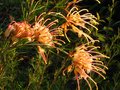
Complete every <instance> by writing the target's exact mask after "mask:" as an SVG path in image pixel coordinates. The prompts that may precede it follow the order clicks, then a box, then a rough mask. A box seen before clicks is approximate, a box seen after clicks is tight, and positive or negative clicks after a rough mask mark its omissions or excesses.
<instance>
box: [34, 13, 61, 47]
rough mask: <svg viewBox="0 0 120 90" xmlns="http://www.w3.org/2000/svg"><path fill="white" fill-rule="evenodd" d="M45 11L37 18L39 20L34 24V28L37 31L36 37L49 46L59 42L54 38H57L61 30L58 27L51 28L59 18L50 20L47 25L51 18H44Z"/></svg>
mask: <svg viewBox="0 0 120 90" xmlns="http://www.w3.org/2000/svg"><path fill="white" fill-rule="evenodd" d="M43 14H44V13H42V14H41V15H40V16H39V17H38V18H37V19H38V21H36V22H35V25H34V26H33V29H34V31H35V34H34V37H35V39H36V40H37V41H38V42H39V43H41V44H44V45H47V46H52V47H53V46H54V44H55V43H57V42H56V41H54V40H59V39H56V36H60V32H59V31H60V30H59V29H58V28H55V29H50V28H51V26H53V25H55V24H56V23H57V22H58V20H54V21H52V22H50V23H49V24H47V25H45V24H46V22H48V21H49V20H50V19H49V18H48V19H46V20H45V19H44V17H41V16H42V15H43Z"/></svg>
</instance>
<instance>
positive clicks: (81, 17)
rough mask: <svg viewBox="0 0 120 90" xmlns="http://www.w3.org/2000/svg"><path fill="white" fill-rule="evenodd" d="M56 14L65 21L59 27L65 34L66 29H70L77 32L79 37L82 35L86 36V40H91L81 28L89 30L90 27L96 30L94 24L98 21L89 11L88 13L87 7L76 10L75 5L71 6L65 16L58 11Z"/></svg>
mask: <svg viewBox="0 0 120 90" xmlns="http://www.w3.org/2000/svg"><path fill="white" fill-rule="evenodd" d="M58 14H59V15H61V16H62V17H63V18H65V20H66V22H65V23H63V24H62V25H61V28H63V29H64V32H65V35H66V33H67V31H68V30H71V31H73V32H75V33H77V34H78V36H79V37H81V36H82V35H83V36H84V37H86V39H87V41H88V40H90V41H93V39H92V38H91V37H90V36H89V35H87V34H86V33H84V32H83V30H84V29H85V30H87V31H89V32H91V30H90V29H89V28H90V27H93V28H95V29H96V30H98V29H97V27H96V26H95V25H94V24H98V22H97V21H96V20H97V18H96V17H95V16H94V15H92V14H91V13H89V12H88V10H87V9H82V10H80V11H78V8H77V7H73V8H72V9H71V10H70V11H68V13H67V15H66V16H64V15H63V14H60V13H58ZM66 37H67V35H66ZM67 39H68V37H67ZM68 40H69V39H68Z"/></svg>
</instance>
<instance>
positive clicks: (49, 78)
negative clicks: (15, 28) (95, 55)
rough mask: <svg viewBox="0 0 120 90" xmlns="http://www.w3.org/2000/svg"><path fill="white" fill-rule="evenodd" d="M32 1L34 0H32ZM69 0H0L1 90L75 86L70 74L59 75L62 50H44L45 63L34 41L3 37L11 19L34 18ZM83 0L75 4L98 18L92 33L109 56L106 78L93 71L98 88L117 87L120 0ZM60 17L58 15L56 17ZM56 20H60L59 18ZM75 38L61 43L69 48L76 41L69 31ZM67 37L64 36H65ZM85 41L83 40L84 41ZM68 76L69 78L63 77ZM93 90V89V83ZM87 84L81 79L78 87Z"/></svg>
mask: <svg viewBox="0 0 120 90" xmlns="http://www.w3.org/2000/svg"><path fill="white" fill-rule="evenodd" d="M32 1H34V2H32ZM70 1H71V0H1V1H0V90H76V87H77V84H76V81H75V80H74V78H70V77H72V76H73V75H69V74H68V75H67V76H63V75H62V70H63V69H64V67H65V65H67V64H69V62H67V63H66V61H67V60H65V59H66V58H67V56H66V54H65V52H63V51H62V50H61V52H59V55H58V54H57V51H56V50H54V49H49V50H47V48H46V52H47V54H48V56H49V60H50V61H51V63H50V64H47V65H45V64H44V62H43V60H42V58H41V57H40V56H39V55H38V54H37V50H36V48H35V46H34V43H33V44H30V43H28V42H27V40H20V41H18V42H17V43H16V44H15V45H12V43H11V41H10V38H5V37H4V31H5V29H6V28H7V25H8V24H9V23H10V22H11V21H12V20H14V19H15V20H17V21H21V20H27V21H28V22H32V21H34V18H35V16H38V15H39V14H40V13H41V12H50V11H56V12H59V11H62V10H63V9H64V8H65V7H66V5H67V3H68V2H70ZM99 1H100V2H101V3H98V2H97V0H82V1H81V2H79V3H77V5H78V6H79V7H80V8H81V9H82V8H87V9H88V10H90V12H92V13H94V14H95V15H96V16H97V17H98V18H99V23H100V24H99V25H98V29H99V30H98V31H93V32H92V35H93V37H95V38H96V39H98V40H100V43H98V44H99V46H100V47H101V48H100V50H99V51H100V52H101V53H104V54H105V55H107V56H109V57H110V59H103V60H104V62H105V64H106V65H107V67H108V68H109V69H108V70H107V71H106V72H107V74H106V79H105V80H102V79H101V77H98V76H96V75H95V74H93V76H94V79H95V81H97V82H98V87H99V90H119V89H120V60H119V56H120V29H119V25H120V21H119V19H120V13H119V8H120V7H119V6H120V1H117V0H99ZM58 18H59V17H58ZM59 24H61V23H60V22H59ZM68 35H71V36H72V37H71V38H70V39H71V40H73V41H74V42H69V43H68V44H67V45H64V46H62V48H63V49H66V50H72V49H73V48H74V47H75V46H74V45H76V44H78V42H82V40H81V41H80V40H78V39H76V35H75V34H73V33H71V32H68ZM66 41H67V40H66ZM83 42H84V41H83ZM66 77H68V78H66ZM92 86H93V90H94V85H92ZM87 88H88V86H87V84H86V83H85V82H84V81H83V82H81V90H88V89H87Z"/></svg>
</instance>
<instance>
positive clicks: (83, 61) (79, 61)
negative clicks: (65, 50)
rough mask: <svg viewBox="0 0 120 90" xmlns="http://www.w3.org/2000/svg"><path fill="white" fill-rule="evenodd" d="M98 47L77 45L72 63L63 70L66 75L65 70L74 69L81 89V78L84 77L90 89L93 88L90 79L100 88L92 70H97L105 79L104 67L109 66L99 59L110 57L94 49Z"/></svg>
mask: <svg viewBox="0 0 120 90" xmlns="http://www.w3.org/2000/svg"><path fill="white" fill-rule="evenodd" d="M96 48H98V47H95V46H87V45H81V46H78V47H76V48H75V52H74V53H73V54H72V55H71V57H72V64H71V65H69V66H68V67H67V68H66V69H64V71H63V74H64V75H65V73H64V72H65V71H66V70H67V71H68V72H71V71H74V74H75V79H76V80H77V84H78V90H80V86H79V80H80V79H84V80H85V81H86V82H87V83H88V85H89V87H90V90H92V87H91V85H90V83H89V80H91V81H92V82H93V83H94V84H95V86H96V90H98V86H97V83H96V82H95V81H94V80H93V79H92V78H91V77H90V75H89V74H90V72H95V73H97V74H99V75H100V76H102V77H103V78H104V79H105V77H104V75H103V74H106V72H105V70H104V68H106V69H107V67H106V66H105V65H104V64H103V62H102V61H100V60H99V59H100V58H104V57H106V58H108V57H107V56H105V55H103V54H101V53H99V52H96V51H94V50H95V49H96ZM88 79H89V80H88Z"/></svg>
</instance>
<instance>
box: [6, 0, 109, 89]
mask: <svg viewBox="0 0 120 90" xmlns="http://www.w3.org/2000/svg"><path fill="white" fill-rule="evenodd" d="M73 1H74V2H77V0H73ZM67 8H68V7H67ZM43 14H44V13H42V14H41V15H40V16H39V17H38V18H37V19H36V21H35V22H34V24H32V25H31V24H29V23H28V22H27V21H23V22H15V21H13V22H12V23H10V24H9V26H8V28H7V30H6V31H5V36H6V37H8V36H11V37H12V41H13V42H14V43H15V42H17V40H19V39H23V38H26V39H28V40H29V42H34V41H35V42H37V43H38V44H37V45H36V46H37V49H38V53H39V54H40V55H41V56H42V58H43V60H44V62H45V64H47V57H46V54H45V50H44V48H42V47H41V45H45V46H47V47H53V48H55V44H58V45H61V43H60V42H63V43H64V41H63V40H61V39H58V38H57V36H65V37H66V38H67V39H68V41H69V38H68V36H67V34H66V33H67V31H68V30H71V31H72V32H74V33H77V35H78V37H79V38H82V36H84V37H85V38H86V40H87V44H82V45H81V46H78V47H76V48H75V50H74V52H73V53H72V54H71V55H69V56H70V57H71V58H72V63H71V64H70V65H69V66H68V67H67V68H65V69H64V70H63V74H64V75H65V71H68V72H72V71H73V72H74V74H75V79H76V80H77V84H78V90H80V85H79V80H80V79H84V80H85V81H86V82H87V83H88V85H89V87H90V90H92V87H91V85H90V82H89V80H91V81H92V82H93V83H94V84H95V86H96V89H98V87H97V83H96V82H95V81H94V80H93V79H92V78H91V77H90V73H91V72H95V73H97V74H99V75H100V76H102V77H103V78H105V77H104V75H103V74H105V73H106V72H105V70H104V68H106V69H107V67H106V66H105V65H104V64H103V62H102V61H100V60H99V59H100V58H108V57H107V56H105V55H103V54H101V53H99V52H96V51H95V49H97V48H98V47H96V46H93V45H92V46H91V45H89V44H90V42H95V40H94V39H93V38H92V37H91V36H89V35H88V34H87V33H85V31H84V30H86V31H88V32H89V33H91V29H90V28H93V29H96V30H98V29H97V27H96V26H95V25H97V24H98V22H97V18H96V17H95V16H94V15H92V14H91V13H89V12H88V10H87V9H82V10H78V8H77V7H76V6H74V7H73V8H71V9H70V11H67V15H63V14H61V13H56V14H57V15H58V14H59V15H61V16H62V17H63V18H64V19H65V20H66V21H65V22H64V23H63V24H61V25H60V26H58V27H57V28H52V26H53V25H55V24H56V23H57V22H58V20H54V21H52V22H50V23H49V21H50V20H51V19H50V18H47V19H45V18H44V17H43ZM63 31H64V35H63V33H61V32H63Z"/></svg>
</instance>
